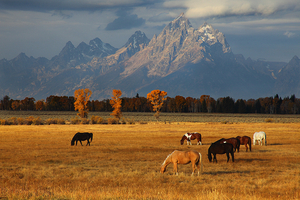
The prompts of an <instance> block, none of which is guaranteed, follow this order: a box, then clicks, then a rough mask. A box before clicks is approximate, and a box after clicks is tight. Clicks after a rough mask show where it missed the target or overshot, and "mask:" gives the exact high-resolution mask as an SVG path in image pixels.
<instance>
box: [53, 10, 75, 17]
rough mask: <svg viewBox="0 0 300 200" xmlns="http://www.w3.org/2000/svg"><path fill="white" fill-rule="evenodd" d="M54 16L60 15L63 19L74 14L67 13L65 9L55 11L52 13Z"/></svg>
mask: <svg viewBox="0 0 300 200" xmlns="http://www.w3.org/2000/svg"><path fill="white" fill-rule="evenodd" d="M52 16H60V17H62V18H63V19H70V18H71V17H73V14H72V13H71V14H67V13H65V12H63V11H54V13H53V14H52Z"/></svg>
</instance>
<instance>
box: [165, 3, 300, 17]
mask: <svg viewBox="0 0 300 200" xmlns="http://www.w3.org/2000/svg"><path fill="white" fill-rule="evenodd" d="M181 2H182V3H181ZM180 3H181V4H183V5H184V6H185V7H186V8H187V11H186V16H187V17H189V18H205V17H216V16H235V15H271V14H275V13H277V12H279V11H285V10H294V11H299V10H300V1H299V0H285V1H282V0H227V1H224V0H210V1H207V0H205V1H204V0H200V1H199V0H187V1H175V2H174V1H168V2H166V3H165V5H166V6H170V7H172V6H179V5H180Z"/></svg>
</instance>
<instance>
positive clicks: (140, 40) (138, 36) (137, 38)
mask: <svg viewBox="0 0 300 200" xmlns="http://www.w3.org/2000/svg"><path fill="white" fill-rule="evenodd" d="M149 41H150V40H149V39H148V38H147V36H146V34H145V33H142V32H141V31H136V32H135V33H134V34H133V35H132V36H131V37H130V38H129V39H128V41H127V42H126V44H125V45H124V47H127V46H129V45H132V46H133V47H134V48H137V47H139V45H140V44H145V45H148V43H149Z"/></svg>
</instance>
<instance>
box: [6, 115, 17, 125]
mask: <svg viewBox="0 0 300 200" xmlns="http://www.w3.org/2000/svg"><path fill="white" fill-rule="evenodd" d="M8 121H9V123H10V124H12V125H17V124H18V121H17V118H16V117H11V118H10V119H8Z"/></svg>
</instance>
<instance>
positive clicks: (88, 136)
mask: <svg viewBox="0 0 300 200" xmlns="http://www.w3.org/2000/svg"><path fill="white" fill-rule="evenodd" d="M90 139H91V141H92V140H93V133H87V132H85V133H79V132H78V133H76V134H75V135H74V137H73V139H72V141H71V146H73V145H74V143H75V142H76V146H77V142H78V141H79V142H80V144H81V146H83V145H82V143H81V141H84V140H87V143H86V146H87V145H90V146H91V143H90Z"/></svg>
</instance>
